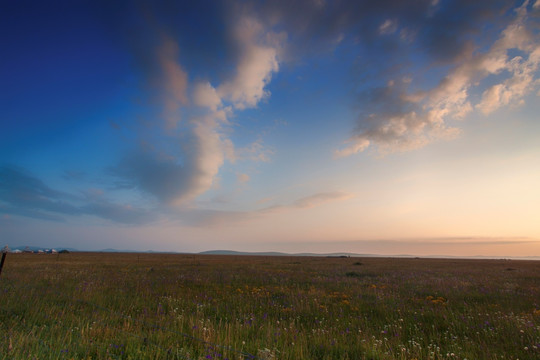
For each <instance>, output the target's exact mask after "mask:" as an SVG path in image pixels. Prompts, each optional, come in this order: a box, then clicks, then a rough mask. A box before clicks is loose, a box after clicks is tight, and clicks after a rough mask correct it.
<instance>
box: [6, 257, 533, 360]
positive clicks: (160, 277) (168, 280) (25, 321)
mask: <svg viewBox="0 0 540 360" xmlns="http://www.w3.org/2000/svg"><path fill="white" fill-rule="evenodd" d="M0 358H3V359H137V360H139V359H192V360H195V359H197V360H198V359H222V360H223V359H230V360H232V359H265V360H267V359H293V360H299V359H351V360H353V359H354V360H356V359H418V360H420V359H469V360H476V359H521V360H525V359H539V358H540V262H535V261H515V260H513V261H510V260H458V259H390V258H325V257H265V256H218V255H176V254H113V253H69V254H54V255H37V254H9V255H8V257H7V259H6V263H5V265H4V270H3V272H2V274H1V276H0Z"/></svg>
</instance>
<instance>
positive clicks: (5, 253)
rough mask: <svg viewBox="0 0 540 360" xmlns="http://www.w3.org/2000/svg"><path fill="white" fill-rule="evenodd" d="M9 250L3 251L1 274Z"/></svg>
mask: <svg viewBox="0 0 540 360" xmlns="http://www.w3.org/2000/svg"><path fill="white" fill-rule="evenodd" d="M6 255H7V252H5V251H4V252H2V261H0V274H2V268H3V267H4V261H6Z"/></svg>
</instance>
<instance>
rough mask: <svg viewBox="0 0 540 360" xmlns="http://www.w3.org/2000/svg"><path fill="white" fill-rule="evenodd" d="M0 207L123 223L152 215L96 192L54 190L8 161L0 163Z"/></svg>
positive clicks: (45, 217) (23, 212) (56, 217)
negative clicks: (115, 201) (87, 216)
mask: <svg viewBox="0 0 540 360" xmlns="http://www.w3.org/2000/svg"><path fill="white" fill-rule="evenodd" d="M0 209H2V211H3V212H5V213H8V214H13V215H21V216H25V217H31V218H36V219H42V220H50V221H65V219H66V217H70V216H82V215H94V216H97V217H99V218H103V219H107V220H111V221H113V222H118V223H123V224H144V223H148V222H151V221H153V220H154V219H155V216H154V214H152V213H151V212H149V211H148V210H145V209H142V208H137V207H134V206H131V205H128V204H125V205H120V204H115V203H113V202H110V201H108V200H106V199H105V198H104V197H103V196H102V194H101V193H99V192H95V191H94V192H91V193H89V194H87V195H83V196H81V195H77V194H70V193H66V192H62V191H58V190H55V189H53V188H51V187H49V186H48V185H46V184H45V183H44V182H43V181H42V180H40V179H39V178H37V177H35V176H33V175H32V174H30V173H29V172H27V171H26V170H25V169H23V168H21V167H17V166H10V165H3V166H1V167H0Z"/></svg>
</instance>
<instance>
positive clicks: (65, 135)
mask: <svg viewBox="0 0 540 360" xmlns="http://www.w3.org/2000/svg"><path fill="white" fill-rule="evenodd" d="M0 34H1V35H0V37H1V42H0V46H1V50H0V94H1V96H0V239H1V240H0V241H2V242H4V243H6V244H8V245H9V246H11V247H17V246H26V245H28V246H42V247H58V248H61V247H70V248H76V249H80V250H100V249H105V248H116V249H130V250H141V251H143V250H154V251H178V252H199V251H206V250H214V249H231V250H239V251H283V252H290V253H294V252H317V253H327V252H354V253H360V254H381V255H398V254H411V255H419V256H428V255H453V256H473V255H484V256H496V257H519V256H540V186H539V184H540V122H539V115H538V114H540V101H539V100H540V77H539V75H540V69H539V67H540V0H533V1H506V0H489V1H481V0H479V1H467V0H463V1H461V0H453V1H449V0H448V1H447V0H429V1H427V0H426V1H423V0H418V1H402V0H381V1H377V2H373V1H353V0H351V1H346V0H336V1H325V0H298V1H291V0H286V1H285V0H283V1H282V0H276V1H248V0H243V1H240V0H224V1H219V0H218V1H152V2H145V1H113V2H110V1H100V0H98V1H76V2H73V1H67V2H60V1H59V2H52V3H45V2H41V1H35V2H32V1H30V2H27V1H15V2H10V3H7V4H4V5H3V10H2V12H1V13H0Z"/></svg>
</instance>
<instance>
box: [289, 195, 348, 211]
mask: <svg viewBox="0 0 540 360" xmlns="http://www.w3.org/2000/svg"><path fill="white" fill-rule="evenodd" d="M351 197H352V195H351V194H349V193H344V192H340V191H332V192H324V193H317V194H314V195H310V196H307V197H303V198H301V199H298V200H296V201H294V202H293V203H292V205H293V206H294V207H297V208H313V207H316V206H320V205H323V204H326V203H329V202H333V201H340V200H347V199H350V198H351Z"/></svg>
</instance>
